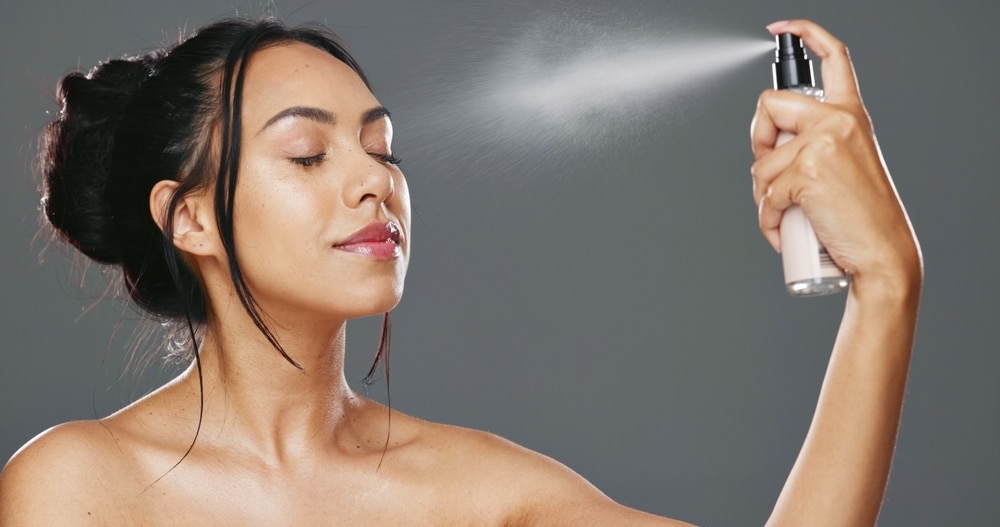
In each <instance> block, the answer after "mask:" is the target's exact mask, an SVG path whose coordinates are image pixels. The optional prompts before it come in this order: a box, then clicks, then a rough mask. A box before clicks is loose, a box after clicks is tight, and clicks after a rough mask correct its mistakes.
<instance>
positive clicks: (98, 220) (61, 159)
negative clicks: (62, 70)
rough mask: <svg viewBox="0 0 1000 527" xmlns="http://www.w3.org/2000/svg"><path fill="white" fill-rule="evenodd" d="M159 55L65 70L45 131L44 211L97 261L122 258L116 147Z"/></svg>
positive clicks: (116, 261)
mask: <svg viewBox="0 0 1000 527" xmlns="http://www.w3.org/2000/svg"><path fill="white" fill-rule="evenodd" d="M160 58H161V56H160V55H159V54H155V53H154V54H149V55H144V56H139V57H132V58H126V59H119V60H112V61H109V62H106V63H103V64H100V65H98V66H97V67H95V68H94V69H93V70H91V72H90V73H89V74H87V75H83V74H81V73H72V74H69V75H67V76H66V77H64V78H63V79H62V80H61V81H60V82H59V86H58V93H57V95H58V98H59V101H60V102H61V104H62V109H61V111H60V114H59V117H58V118H57V119H56V120H55V121H54V122H52V123H51V124H49V126H48V127H47V128H46V129H45V132H44V134H43V140H42V152H41V163H40V166H41V172H42V178H43V184H44V196H43V198H42V204H43V210H44V212H45V215H46V216H47V217H48V219H49V221H50V222H51V223H52V225H53V226H54V227H55V228H56V229H57V230H58V231H59V232H60V233H61V234H62V235H63V236H64V237H65V238H66V239H67V240H68V241H69V242H70V243H71V244H73V245H74V246H75V247H76V248H78V249H79V250H80V251H82V252H83V253H84V254H86V255H87V256H89V257H91V258H93V259H94V260H97V261H99V262H103V263H109V264H114V263H119V262H120V261H121V249H122V248H121V246H120V245H121V244H120V243H118V240H119V236H118V232H117V231H118V229H117V228H116V225H115V223H116V222H115V210H114V207H112V205H111V203H110V200H109V198H108V196H107V192H106V190H107V189H108V188H109V186H110V185H111V184H112V183H113V182H112V181H111V179H112V173H111V172H112V171H111V166H112V159H111V158H112V151H113V150H114V145H115V139H116V135H117V131H118V128H119V124H120V123H121V122H122V120H123V118H124V117H125V115H126V114H127V112H128V109H129V107H130V105H131V103H132V102H133V101H134V100H135V98H136V96H137V94H138V93H139V91H140V90H141V88H142V86H143V85H144V84H145V82H146V81H147V80H148V79H149V78H150V77H152V76H153V75H154V73H155V67H156V64H157V62H158V61H159V60H160Z"/></svg>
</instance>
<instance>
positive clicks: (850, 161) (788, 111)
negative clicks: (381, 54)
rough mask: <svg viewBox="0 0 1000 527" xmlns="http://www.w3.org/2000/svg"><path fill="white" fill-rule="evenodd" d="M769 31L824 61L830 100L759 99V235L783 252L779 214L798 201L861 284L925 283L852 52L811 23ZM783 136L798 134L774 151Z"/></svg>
mask: <svg viewBox="0 0 1000 527" xmlns="http://www.w3.org/2000/svg"><path fill="white" fill-rule="evenodd" d="M768 29H769V30H770V31H771V33H772V34H778V33H786V32H787V33H793V34H796V35H799V36H800V37H801V38H802V40H803V43H804V44H805V45H806V47H808V48H809V49H810V50H811V51H812V53H813V55H814V56H816V57H818V58H820V59H821V60H822V75H823V85H824V88H825V91H826V94H825V95H826V97H825V101H824V102H819V101H817V100H815V99H813V98H811V97H808V96H805V95H801V94H797V93H793V92H789V91H785V90H767V91H765V92H764V93H763V94H762V95H761V96H760V99H759V101H758V104H757V111H756V114H755V115H754V119H753V124H752V125H751V137H752V145H753V153H754V157H755V159H756V161H755V162H754V164H753V167H752V169H751V174H752V176H753V183H754V189H753V194H754V200H755V202H756V203H757V206H758V217H759V222H760V229H761V231H762V232H763V234H764V236H765V237H766V238H767V240H768V241H769V242H770V243H771V245H772V246H773V247H774V248H775V250H779V251H780V247H781V241H780V240H781V239H780V236H779V224H780V222H781V217H782V214H783V212H784V210H785V209H787V208H788V207H790V206H792V205H793V204H798V205H800V206H801V207H802V208H803V210H804V211H805V213H806V215H807V216H808V217H809V219H810V221H811V222H812V224H813V228H814V230H815V231H816V235H817V237H818V238H819V240H820V242H821V243H822V244H823V245H824V246H825V247H826V249H827V251H829V253H830V255H831V257H832V258H833V259H834V261H836V263H837V264H838V265H839V266H840V267H841V268H843V269H845V270H846V271H848V272H849V273H851V274H852V275H853V279H854V282H855V286H859V285H861V282H863V281H866V280H868V278H869V277H880V278H883V279H889V280H890V283H892V284H893V285H900V286H907V285H912V284H914V282H913V281H912V280H916V282H915V283H916V284H919V281H920V276H921V275H922V269H921V258H920V251H919V248H918V246H917V241H916V238H915V236H914V235H913V231H912V229H911V226H910V222H909V220H908V218H907V216H906V212H905V210H904V209H903V206H902V204H901V203H900V201H899V197H898V195H897V193H896V189H895V187H894V186H893V183H892V180H891V178H890V176H889V172H888V169H887V168H886V166H885V163H884V161H883V159H882V155H881V152H880V151H879V147H878V144H877V142H876V140H875V133H874V130H873V128H872V124H871V121H870V119H869V117H868V113H867V111H866V110H865V107H864V104H863V103H862V101H861V94H860V92H859V91H858V84H857V80H856V77H855V74H854V68H853V66H852V65H851V59H850V57H849V55H848V51H847V47H846V46H845V45H844V44H843V43H841V42H840V41H839V40H837V39H836V38H835V37H833V35H831V34H830V33H828V32H827V31H826V30H824V29H823V28H821V27H819V26H818V25H816V24H814V23H812V22H809V21H805V20H795V21H787V22H777V23H774V24H771V25H770V26H768ZM781 131H787V132H791V133H794V134H795V137H794V138H793V139H791V140H790V141H788V142H786V143H784V144H782V145H780V146H776V145H775V141H776V139H777V137H778V134H779V132H781ZM900 279H903V280H911V281H909V282H908V283H904V282H898V280H900ZM876 281H877V280H876ZM918 287H919V285H918Z"/></svg>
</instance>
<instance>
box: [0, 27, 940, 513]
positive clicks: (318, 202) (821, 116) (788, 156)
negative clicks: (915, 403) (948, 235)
mask: <svg viewBox="0 0 1000 527" xmlns="http://www.w3.org/2000/svg"><path fill="white" fill-rule="evenodd" d="M769 29H770V30H771V31H772V32H773V33H779V32H792V33H795V34H799V35H801V36H802V38H803V40H804V41H805V44H806V45H807V46H808V47H809V48H810V49H811V50H812V51H813V53H814V54H815V55H816V56H818V57H820V58H821V59H823V78H824V84H825V87H826V91H827V100H826V102H825V103H819V102H817V101H815V100H813V99H811V98H809V97H805V96H800V95H797V94H793V93H780V92H774V91H767V92H765V93H764V94H763V95H761V97H760V101H759V105H758V108H757V113H756V115H755V117H754V121H753V125H752V145H753V151H754V156H755V158H756V161H755V163H754V164H753V167H752V176H753V184H754V193H753V194H754V200H755V203H757V204H758V208H759V211H760V213H759V219H760V226H761V230H762V232H763V233H764V236H765V237H766V238H767V239H768V240H769V241H770V242H771V244H772V245H774V246H775V248H776V249H778V248H780V241H779V238H778V224H779V220H780V217H781V213H782V211H783V210H784V209H786V208H787V207H789V206H790V205H792V204H793V203H797V204H800V205H801V206H802V207H803V209H804V210H805V211H806V213H807V215H808V216H809V217H810V218H811V219H812V221H813V224H814V227H815V229H816V232H817V234H818V236H819V237H820V239H821V241H822V242H823V243H824V244H825V245H826V247H827V248H828V250H829V251H830V253H831V255H832V256H833V258H834V259H835V260H836V261H837V263H838V264H840V265H841V266H842V267H844V268H845V269H847V270H848V271H849V272H850V273H851V274H852V276H853V282H852V284H851V288H850V291H849V293H848V297H847V305H846V309H845V312H844V318H843V322H842V324H841V328H840V332H839V334H838V336H837V340H836V343H835V345H834V349H833V353H832V356H831V360H830V365H829V369H828V371H827V375H826V378H825V380H824V382H823V388H822V391H821V394H820V397H819V403H818V406H817V409H816V414H815V417H814V419H813V422H812V425H811V426H810V429H809V433H808V435H807V437H806V440H805V443H804V445H803V447H802V450H801V452H800V454H799V457H798V460H797V461H796V463H795V466H794V468H793V469H792V472H791V474H790V476H789V478H788V481H787V483H786V485H785V487H784V489H783V490H782V492H781V495H780V497H779V498H778V502H777V505H776V507H775V509H774V512H773V514H772V516H771V518H770V520H769V522H768V525H796V526H801V525H810V526H827V525H831V526H832V525H845V526H848V525H849V526H861V525H873V524H874V523H875V520H876V518H877V515H878V510H879V507H880V504H881V500H882V495H883V491H884V488H885V483H886V479H887V477H888V473H889V466H890V462H891V459H892V451H893V447H894V444H895V437H896V430H897V423H898V421H899V415H900V408H901V405H902V394H903V388H904V385H905V380H906V374H907V369H908V363H909V357H910V352H911V349H912V341H913V332H914V326H915V322H916V315H917V304H918V299H919V292H920V287H921V282H922V274H923V271H922V263H921V256H920V251H919V247H918V245H917V242H916V238H915V237H914V235H913V232H912V229H911V227H910V224H909V221H908V219H907V217H906V213H905V211H904V210H903V207H902V205H901V204H900V202H899V199H898V196H897V195H896V192H895V189H894V187H893V184H892V182H891V179H890V177H889V174H888V172H887V170H886V168H885V165H884V163H883V161H882V158H881V155H880V153H879V150H878V146H877V144H876V142H875V137H874V133H873V131H872V127H871V123H870V121H869V119H868V116H867V114H866V112H865V109H864V106H863V105H862V102H861V99H860V95H859V93H858V90H857V84H856V82H855V77H854V72H853V69H852V67H851V63H850V59H849V57H848V54H847V49H846V48H845V47H844V45H843V44H841V43H840V42H839V41H837V40H836V39H835V38H834V37H833V36H831V35H830V34H829V33H827V32H826V31H824V30H823V29H822V28H820V27H819V26H817V25H815V24H813V23H811V22H808V21H801V20H799V21H789V22H779V23H775V24H772V25H771V26H769ZM330 86H336V87H337V89H335V90H333V89H330V88H329V87H330ZM245 90H246V91H245V106H244V122H245V127H246V128H245V130H246V131H247V133H245V134H244V137H245V140H244V141H245V143H244V145H243V149H244V154H243V155H244V157H243V159H241V176H240V178H241V179H240V184H239V186H238V189H237V197H236V204H237V208H236V233H237V236H236V239H237V244H238V246H237V248H238V254H240V255H241V256H240V258H241V262H242V263H243V268H244V270H245V272H246V276H247V281H248V283H249V284H250V287H251V289H252V291H253V292H254V294H255V296H256V297H257V299H258V301H259V302H260V304H261V306H262V307H263V309H264V311H265V312H266V313H268V315H269V316H270V317H271V319H272V321H273V322H272V324H271V327H272V328H274V331H275V333H276V334H277V336H278V338H279V340H280V341H281V342H282V344H283V345H284V347H285V349H286V351H288V353H289V355H291V356H292V357H293V358H294V359H295V360H296V361H297V362H298V363H299V364H301V365H302V367H303V369H304V372H300V371H299V370H297V369H296V368H294V367H292V366H291V365H290V364H288V363H287V362H285V361H284V360H283V359H282V358H281V357H280V355H278V353H277V352H276V351H275V350H274V349H273V348H272V347H271V346H270V344H269V343H268V342H267V341H266V340H265V339H264V338H263V336H262V335H261V334H260V333H259V332H258V331H257V330H256V328H254V327H253V325H252V322H251V321H250V320H249V318H248V317H247V315H246V314H245V312H244V310H243V308H242V307H241V306H240V304H239V302H238V300H236V297H235V293H234V291H233V287H232V284H231V281H230V279H229V276H228V271H227V269H226V260H225V252H224V251H223V249H222V247H221V244H220V242H219V237H218V233H217V231H216V228H215V224H214V216H213V214H212V209H211V199H210V196H209V195H208V194H206V193H194V194H191V195H188V196H185V198H184V199H183V201H182V204H181V207H180V208H179V209H178V211H177V213H176V215H175V217H174V222H175V225H176V231H175V238H174V242H175V244H176V245H177V247H178V248H180V249H181V250H183V251H184V252H185V253H187V254H188V255H189V257H190V259H191V261H192V262H193V264H194V265H195V266H196V267H197V269H198V271H199V273H200V275H201V276H202V277H203V280H204V282H205V286H206V290H207V292H208V296H209V299H210V303H211V306H212V309H211V315H210V320H209V323H208V327H207V333H206V337H205V341H204V344H203V346H202V357H203V367H204V401H205V403H204V415H203V417H202V426H201V430H200V432H199V435H198V439H197V442H196V443H195V445H194V447H193V448H192V449H191V451H190V453H189V454H188V455H187V457H184V454H185V452H186V451H187V449H188V447H189V446H190V445H191V440H192V438H193V437H194V434H195V430H196V429H197V426H198V421H199V393H200V392H199V385H198V376H197V373H196V371H195V370H194V369H189V370H188V371H186V372H185V373H184V374H182V375H181V376H179V377H178V378H177V379H175V380H174V381H172V382H171V383H169V384H167V385H166V386H164V387H162V388H161V389H159V390H157V391H156V392H154V393H152V394H151V395H149V396H147V397H145V398H143V399H141V400H139V401H137V402H135V403H133V404H132V405H130V406H128V407H126V408H125V409H123V410H121V411H119V412H118V413H116V414H114V415H112V416H110V417H108V418H105V419H101V420H98V421H81V422H73V423H67V424H64V425H60V426H58V427H55V428H53V429H51V430H49V431H46V432H44V433H43V434H41V435H40V436H39V437H37V438H36V439H34V440H33V441H31V442H30V443H28V444H27V445H25V447H23V448H22V449H21V450H20V451H19V452H18V453H17V454H15V456H14V457H13V458H12V459H11V461H10V462H9V463H8V465H7V467H6V468H5V469H4V471H3V472H2V474H0V526H2V527H15V526H16V527H22V526H36V525H39V526H41V525H45V526H50V525H150V526H155V525H193V524H198V525H292V524H294V525H327V526H328V525H345V526H346V525H351V526H357V525H409V526H420V525H427V526H432V525H433V526H441V525H456V526H459V525H460V526H468V525H485V526H489V525H496V526H531V525H545V526H559V525H566V526H586V525H595V526H607V525H649V526H657V525H658V526H669V525H686V524H683V523H680V522H676V521H674V520H669V519H666V518H658V517H655V516H652V515H649V514H645V513H642V512H639V511H635V510H632V509H628V508H626V507H623V506H621V505H619V504H617V503H615V502H613V501H612V500H610V499H609V498H607V497H606V496H604V495H603V494H602V493H601V492H600V491H598V490H597V489H595V488H594V487H593V486H592V485H590V484H589V483H587V482H586V481H585V480H584V479H583V478H581V477H580V476H578V475H576V474H575V473H573V472H572V471H571V470H569V469H567V468H565V467H564V466H562V465H560V464H559V463H557V462H555V461H553V460H551V459H549V458H546V457H544V456H542V455H540V454H537V453H535V452H531V451H528V450H526V449H524V448H521V447H518V446H516V445H514V444H511V443H509V442H507V441H505V440H503V439H501V438H498V437H496V436H493V435H490V434H487V433H484V432H478V431H473V430H467V429H461V428H456V427H451V426H444V425H439V424H434V423H428V422H425V421H421V420H418V419H415V418H412V417H409V416H406V415H403V414H400V413H398V412H395V411H393V412H392V419H391V427H392V428H391V430H392V433H391V436H389V437H390V439H389V441H388V444H387V443H386V437H387V428H386V427H387V425H388V423H389V421H388V419H387V416H388V410H387V409H386V408H385V407H383V406H381V405H379V404H377V403H374V402H372V401H369V400H367V399H365V398H363V397H360V396H358V395H357V394H355V393H353V392H352V391H351V389H350V388H349V387H348V385H347V383H346V381H345V379H344V372H343V359H344V352H345V350H344V330H345V323H346V321H347V320H348V319H350V318H354V317H357V316H363V315H371V314H376V313H380V312H383V311H386V310H388V309H390V308H391V307H392V306H394V305H395V304H396V303H397V302H398V300H399V297H400V295H401V294H402V284H403V277H404V275H405V270H406V263H407V258H408V255H409V240H410V236H409V234H410V229H409V197H408V195H407V190H406V182H405V180H404V179H403V176H402V173H401V172H400V171H399V169H398V167H396V166H395V165H393V164H391V163H390V162H388V161H387V159H388V158H387V156H388V155H390V154H391V123H390V121H389V120H388V118H385V117H381V118H378V119H374V120H366V119H365V116H366V115H371V114H370V110H372V109H375V108H379V107H380V105H379V103H378V101H377V100H376V99H375V97H374V96H373V95H372V94H371V93H370V92H369V91H368V90H367V88H365V87H364V84H363V83H362V82H361V80H360V79H359V78H358V77H357V76H356V75H355V74H354V73H353V72H352V71H351V70H350V69H349V68H347V67H346V66H344V65H343V64H342V63H340V62H338V61H337V60H336V59H334V58H332V57H330V56H329V55H327V54H325V53H324V52H322V51H319V50H316V49H314V48H311V47H309V46H305V45H301V44H290V45H283V46H279V47H274V48H269V49H266V50H262V51H260V52H258V53H257V54H255V55H254V57H253V58H252V59H251V61H250V65H249V69H248V75H247V84H246V88H245ZM291 106H302V107H309V108H319V109H322V110H325V111H326V112H328V113H330V114H332V115H333V116H335V117H336V120H335V122H319V121H318V120H316V119H313V118H309V117H303V116H298V117H290V118H285V119H280V120H278V121H276V122H275V123H273V124H272V125H270V126H265V123H266V122H267V121H268V120H269V119H270V118H271V117H272V116H274V115H276V114H277V113H279V112H281V111H282V110H284V109H286V108H288V107H291ZM779 130H787V131H791V132H794V133H795V134H796V137H795V139H793V140H792V141H789V142H788V143H786V144H784V145H782V146H781V147H779V148H775V147H774V143H775V139H776V137H777V135H778V132H779ZM320 154H322V155H321V157H320V158H317V155H320ZM309 159H312V161H308V160H309ZM175 188H176V183H173V182H161V184H160V185H158V186H157V187H156V189H154V192H153V194H152V195H151V197H150V204H151V207H152V210H153V212H154V216H155V217H159V218H162V217H163V216H162V212H163V210H164V208H165V203H166V202H167V201H168V199H169V197H170V196H171V194H172V192H173V189H175ZM389 220H391V221H396V222H398V223H399V224H400V226H401V243H400V249H401V251H400V252H401V254H400V255H399V256H398V257H396V258H370V257H366V256H363V255H358V254H353V253H349V252H346V251H341V250H338V249H336V248H335V245H336V243H337V241H338V240H342V239H344V237H346V236H348V235H349V234H351V233H352V232H354V231H355V230H357V229H358V228H360V227H363V226H365V225H367V224H369V223H370V222H373V221H375V222H382V221H389ZM289 270H294V271H292V272H289ZM182 457H184V459H183V462H181V463H180V464H177V462H178V460H180V459H181V458H182ZM175 465H176V466H175Z"/></svg>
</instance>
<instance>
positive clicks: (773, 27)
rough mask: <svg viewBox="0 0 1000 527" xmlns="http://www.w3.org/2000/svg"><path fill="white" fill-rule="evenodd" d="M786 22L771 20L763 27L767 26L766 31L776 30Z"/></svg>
mask: <svg viewBox="0 0 1000 527" xmlns="http://www.w3.org/2000/svg"><path fill="white" fill-rule="evenodd" d="M787 23H788V21H787V20H778V21H777V22H771V23H770V24H768V25H767V26H765V27H767V30H768V31H771V32H774V31H776V30H778V29H779V28H781V27H782V26H784V25H785V24H787Z"/></svg>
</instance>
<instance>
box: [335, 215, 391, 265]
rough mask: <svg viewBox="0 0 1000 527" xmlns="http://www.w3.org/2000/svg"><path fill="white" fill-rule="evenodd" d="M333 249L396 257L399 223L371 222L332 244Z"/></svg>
mask: <svg viewBox="0 0 1000 527" xmlns="http://www.w3.org/2000/svg"><path fill="white" fill-rule="evenodd" d="M333 248H334V249H338V250H341V251H346V252H349V253H354V254H358V255H361V256H368V257H372V258H376V259H391V258H397V257H399V255H400V254H401V251H400V249H399V225H398V224H397V223H396V222H392V221H389V222H385V223H379V222H376V223H372V224H369V225H368V226H366V227H363V228H361V229H359V230H357V231H355V232H354V233H353V234H351V235H350V236H348V237H347V238H345V239H344V240H341V241H339V242H337V243H335V244H334V245H333Z"/></svg>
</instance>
